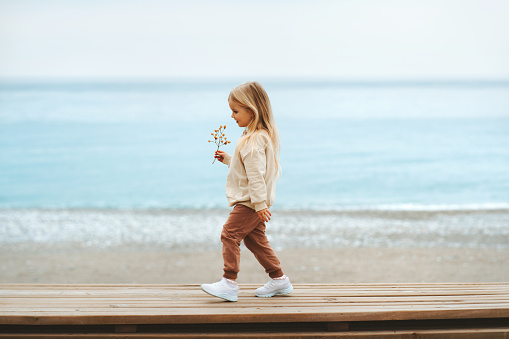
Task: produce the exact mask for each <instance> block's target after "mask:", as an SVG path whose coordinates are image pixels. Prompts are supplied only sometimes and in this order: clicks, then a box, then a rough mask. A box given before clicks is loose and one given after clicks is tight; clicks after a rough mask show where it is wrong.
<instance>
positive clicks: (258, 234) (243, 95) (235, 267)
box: [201, 81, 293, 301]
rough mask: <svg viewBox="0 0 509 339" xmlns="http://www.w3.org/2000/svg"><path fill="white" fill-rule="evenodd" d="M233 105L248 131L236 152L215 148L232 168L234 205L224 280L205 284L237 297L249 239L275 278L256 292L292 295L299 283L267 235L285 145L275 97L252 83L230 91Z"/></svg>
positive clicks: (224, 235) (229, 193) (229, 191)
mask: <svg viewBox="0 0 509 339" xmlns="http://www.w3.org/2000/svg"><path fill="white" fill-rule="evenodd" d="M228 104H229V105H230V109H231V110H232V115H231V117H232V118H233V119H235V121H236V122H237V124H238V125H239V127H245V130H244V133H243V134H242V137H241V138H240V139H239V141H238V142H237V144H236V145H235V150H234V152H233V155H230V154H228V153H226V152H223V151H216V153H215V158H216V159H217V160H219V161H220V162H222V163H224V164H226V165H228V167H229V170H228V176H227V179H226V197H227V198H228V204H229V206H230V207H232V206H233V210H232V211H231V213H230V216H229V217H228V220H227V221H226V223H225V224H224V226H223V231H222V232H221V242H222V243H223V261H224V274H223V279H221V280H220V281H218V282H216V283H213V284H203V285H201V288H202V290H203V291H205V292H206V293H208V294H210V295H213V296H216V297H219V298H222V299H225V300H228V301H237V299H238V297H237V293H238V290H239V287H238V285H237V283H236V282H235V280H236V279H237V274H238V272H239V270H240V268H239V264H240V247H239V246H240V243H241V242H242V240H244V244H245V245H246V247H247V248H248V249H249V250H250V251H251V252H253V254H254V256H255V257H256V259H257V260H258V262H259V263H260V264H261V265H262V266H263V267H264V268H265V272H266V273H268V275H269V277H270V281H269V282H268V283H266V284H265V285H264V286H262V287H260V288H258V289H257V290H256V291H255V295H256V296H258V297H272V296H274V295H276V294H288V293H290V292H292V291H293V286H292V284H291V283H290V279H289V278H288V277H287V276H285V274H284V273H283V270H282V268H281V264H280V262H279V259H278V258H277V256H276V253H274V250H273V249H272V247H271V246H270V244H269V241H268V239H267V236H266V235H265V223H266V222H268V221H269V220H270V217H271V213H270V211H269V208H270V206H271V205H272V204H273V203H274V198H275V196H276V179H277V177H278V176H279V162H278V155H279V147H280V146H279V134H278V132H277V128H276V124H275V121H274V117H273V115H272V108H271V105H270V101H269V97H268V95H267V93H266V92H265V90H264V89H263V87H262V85H260V83H258V82H256V81H254V82H246V83H245V84H242V85H240V86H237V87H235V88H234V89H233V90H232V91H231V92H230V95H229V97H228Z"/></svg>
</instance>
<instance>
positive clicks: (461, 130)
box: [0, 82, 509, 210]
mask: <svg viewBox="0 0 509 339" xmlns="http://www.w3.org/2000/svg"><path fill="white" fill-rule="evenodd" d="M235 85H237V83H233V82H217V83H214V82H207V83H192V82H180V83H177V82H173V83H128V84H122V83H37V84H29V83H6V82H4V83H1V84H0V208H3V209H10V208H91V209H95V208H135V209H138V208H140V209H145V208H170V209H195V208H225V207H227V201H226V197H225V194H224V185H225V180H226V174H227V170H228V169H227V167H226V166H225V165H223V164H221V163H218V162H216V163H215V164H212V160H213V157H212V156H213V152H214V146H213V145H212V144H209V143H208V142H207V140H208V139H209V136H210V132H212V131H213V130H214V129H215V128H217V127H218V126H219V125H220V124H226V125H227V129H226V134H227V137H228V138H229V139H231V140H232V141H236V140H237V139H238V137H239V136H240V135H241V133H242V130H241V129H240V128H239V127H237V126H236V125H235V124H234V121H233V120H232V119H231V118H230V111H229V107H228V104H227V96H228V93H229V91H230V89H231V88H233V87H234V86H235ZM264 85H265V87H266V90H267V92H268V93H269V96H270V97H271V100H272V104H273V109H274V113H275V117H276V122H277V124H278V128H279V132H280V136H281V142H282V153H281V165H282V168H283V174H282V177H281V179H280V181H279V183H278V186H277V195H276V204H275V206H274V208H276V209H280V210H287V209H306V210H342V209H347V210H348V209H389V210H391V209H395V210H401V209H407V210H420V209H424V210H428V209H431V210H433V209H444V208H445V209H446V208H453V209H455V208H457V209H486V208H488V209H489V208H507V207H508V206H509V83H318V82H313V83H305V82H300V83H289V82H288V83H285V82H266V83H264ZM233 146H234V143H233V142H232V144H231V145H228V146H227V147H224V150H226V151H228V152H232V150H233Z"/></svg>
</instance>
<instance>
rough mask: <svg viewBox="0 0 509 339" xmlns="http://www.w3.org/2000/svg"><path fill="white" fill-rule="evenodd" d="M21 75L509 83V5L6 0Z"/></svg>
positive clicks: (4, 63)
mask: <svg viewBox="0 0 509 339" xmlns="http://www.w3.org/2000/svg"><path fill="white" fill-rule="evenodd" d="M17 77H23V78H231V77H254V78H262V77H265V78H266V77H273V78H322V79H323V78H330V79H348V80H351V79H354V80H355V79H376V80H378V79H397V80H401V79H509V1H508V0H457V1H455V0H424V1H423V0H351V1H341V0H335V1H311V0H310V1H295V0H280V1H278V0H274V1H269V0H261V1H233V0H232V1H226V0H225V1H206V0H194V1H193V0H190V1H162V0H86V1H76V0H74V1H73V0H44V1H41V0H10V1H9V0H0V79H1V78H4V79H5V78H17Z"/></svg>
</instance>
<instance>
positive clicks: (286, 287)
mask: <svg viewBox="0 0 509 339" xmlns="http://www.w3.org/2000/svg"><path fill="white" fill-rule="evenodd" d="M292 291H293V286H292V284H290V279H289V278H288V277H285V278H284V279H270V281H269V282H268V283H266V284H265V285H264V286H263V287H260V288H257V289H256V291H255V294H256V296H257V297H263V298H268V297H273V296H275V295H276V294H288V293H291V292H292Z"/></svg>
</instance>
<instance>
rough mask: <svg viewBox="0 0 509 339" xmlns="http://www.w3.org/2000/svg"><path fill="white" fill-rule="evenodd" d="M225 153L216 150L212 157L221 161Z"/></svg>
mask: <svg viewBox="0 0 509 339" xmlns="http://www.w3.org/2000/svg"><path fill="white" fill-rule="evenodd" d="M225 154H227V153H226V152H223V151H216V154H215V155H214V158H216V159H217V160H219V161H221V162H224V155H225Z"/></svg>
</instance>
